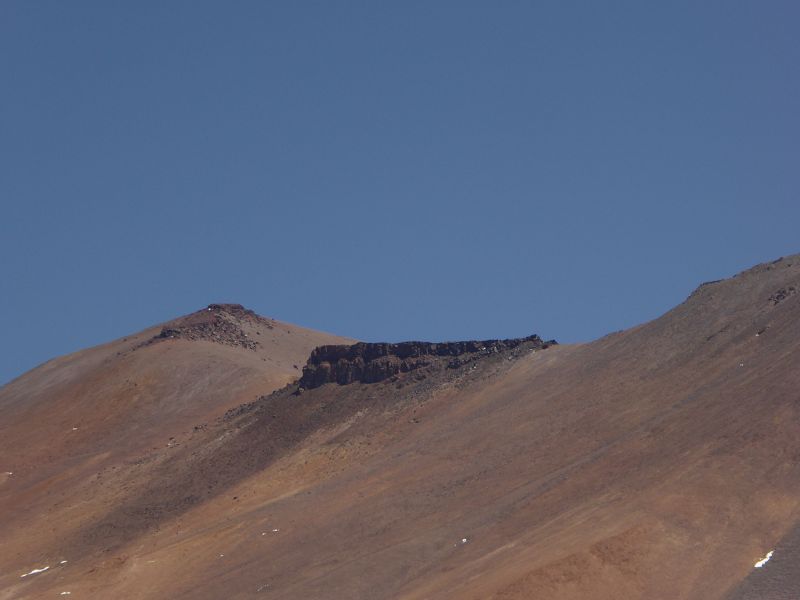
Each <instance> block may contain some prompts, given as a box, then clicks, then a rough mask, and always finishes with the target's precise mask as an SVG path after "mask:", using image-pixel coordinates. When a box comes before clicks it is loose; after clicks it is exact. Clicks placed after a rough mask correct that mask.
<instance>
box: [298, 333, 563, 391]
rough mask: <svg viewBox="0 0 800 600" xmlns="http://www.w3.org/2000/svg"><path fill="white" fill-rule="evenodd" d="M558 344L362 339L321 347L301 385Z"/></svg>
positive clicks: (365, 378) (370, 378)
mask: <svg viewBox="0 0 800 600" xmlns="http://www.w3.org/2000/svg"><path fill="white" fill-rule="evenodd" d="M555 343H556V342H555V340H550V341H547V342H545V341H543V340H542V339H541V338H540V337H539V336H538V335H532V336H529V337H525V338H513V339H507V340H483V341H475V340H471V341H464V342H441V343H432V342H400V343H398V344H387V343H375V344H370V343H365V342H359V343H357V344H353V345H351V346H319V347H318V348H315V349H314V351H313V352H312V353H311V356H310V357H309V359H308V363H307V364H306V366H305V367H303V376H302V378H301V379H300V381H299V382H298V384H299V386H300V387H301V388H304V389H312V388H316V387H319V386H321V385H324V384H326V383H338V384H340V385H346V384H348V383H353V382H362V383H375V382H378V381H383V380H384V379H388V378H390V377H394V376H395V375H398V374H400V373H407V372H409V371H414V370H416V369H419V368H422V367H426V366H429V365H431V364H432V363H433V362H446V366H447V367H448V368H457V367H460V366H461V365H463V364H465V363H467V362H471V361H472V360H475V359H477V358H480V357H482V356H489V355H491V354H496V353H499V352H505V351H507V350H511V349H513V348H517V347H518V346H521V345H523V344H524V345H525V346H526V347H529V348H531V349H544V348H547V347H548V346H551V345H553V344H555Z"/></svg>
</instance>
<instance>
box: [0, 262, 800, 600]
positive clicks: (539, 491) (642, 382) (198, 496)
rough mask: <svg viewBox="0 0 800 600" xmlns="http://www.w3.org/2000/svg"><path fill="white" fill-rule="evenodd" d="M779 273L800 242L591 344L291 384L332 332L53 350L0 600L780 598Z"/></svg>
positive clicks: (799, 356) (2, 429)
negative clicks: (381, 376)
mask: <svg viewBox="0 0 800 600" xmlns="http://www.w3.org/2000/svg"><path fill="white" fill-rule="evenodd" d="M792 288H794V289H799V288H800V256H793V257H789V258H786V259H783V260H781V261H779V262H776V263H773V264H768V265H760V266H758V267H755V268H753V269H751V270H749V271H746V272H745V273H742V274H740V275H738V276H737V277H735V278H732V279H729V280H725V281H721V282H716V283H713V284H708V285H704V286H701V287H700V288H698V290H697V291H696V292H695V293H694V294H692V296H691V297H690V298H689V299H688V300H687V301H686V302H685V303H683V304H681V305H680V306H678V307H677V308H675V309H674V310H672V311H670V312H669V313H667V314H666V315H664V316H663V317H661V318H659V319H657V320H655V321H652V322H650V323H647V324H645V325H641V326H639V327H635V328H633V329H631V330H628V331H625V332H621V333H616V334H612V335H609V336H607V337H605V338H602V339H600V340H597V341H596V342H593V343H590V344H583V345H572V346H554V347H550V348H548V349H542V348H534V347H532V346H528V347H526V346H524V345H523V346H519V347H515V348H513V349H510V350H507V351H503V352H498V353H494V354H488V355H486V356H484V357H482V358H481V359H480V360H471V361H465V362H464V363H463V364H458V365H450V366H449V365H448V361H449V359H448V358H437V359H431V360H430V361H427V360H426V364H425V365H424V367H423V368H416V367H415V369H414V370H410V371H408V372H402V373H399V374H397V375H396V376H394V377H391V378H389V379H385V380H382V381H379V382H377V383H362V382H354V383H350V384H348V385H338V384H336V383H329V384H325V385H321V386H320V387H316V388H314V389H310V390H305V391H303V392H302V393H298V390H297V386H296V385H289V386H288V387H286V388H283V389H278V388H279V387H281V386H282V385H283V384H284V383H287V382H289V381H290V380H292V379H293V378H296V377H298V376H299V375H300V373H299V371H297V370H295V369H294V368H293V367H292V365H293V364H297V365H298V366H299V367H302V366H303V363H304V362H305V360H304V359H305V356H307V355H308V354H309V352H310V347H311V346H314V345H318V344H324V343H337V342H336V341H335V340H332V339H330V336H328V337H325V336H323V335H322V334H313V333H311V332H307V331H301V330H299V329H296V328H294V327H290V326H286V325H283V324H277V323H276V324H275V329H272V330H271V329H265V330H262V331H261V332H260V333H259V334H256V333H252V334H251V330H249V329H248V327H256V326H260V325H248V323H250V319H253V323H256V324H258V323H260V321H259V320H258V319H259V318H257V317H254V316H252V315H245V316H242V315H238V316H237V315H233V316H232V317H231V320H230V322H231V323H233V325H235V327H238V328H239V329H240V330H241V331H243V332H245V333H247V337H246V338H244V337H243V336H242V335H240V334H239V333H237V332H238V331H239V330H238V329H237V330H235V328H234V329H231V327H228V325H223V326H220V327H216V328H215V327H213V326H212V328H211V329H210V330H208V331H210V332H211V333H209V335H211V336H212V338H213V332H214V331H217V333H220V335H222V334H223V333H224V336H232V337H231V338H230V339H233V340H239V341H241V340H243V339H247V340H249V339H252V338H253V336H257V337H258V338H259V339H258V340H257V341H259V342H261V343H260V344H259V345H256V346H255V348H251V347H249V345H247V344H245V345H242V344H241V343H238V344H237V343H234V342H231V343H228V341H227V339H223V340H221V341H220V340H216V339H214V340H211V341H210V340H209V339H208V338H203V337H202V336H200V338H196V337H190V336H189V335H188V334H186V335H184V336H181V335H180V334H179V335H178V336H177V337H174V338H171V337H169V336H167V337H164V338H160V339H159V341H157V342H152V341H151V340H152V339H153V337H154V336H157V335H158V334H159V333H160V331H161V328H155V329H153V330H148V331H146V332H143V333H142V334H139V335H137V336H132V337H130V338H128V339H127V340H123V341H118V342H114V343H112V344H109V345H107V346H103V347H100V348H95V349H91V350H87V351H84V352H81V353H78V354H76V355H73V356H70V357H65V358H62V359H57V360H56V361H51V362H50V363H47V364H46V365H43V366H42V367H40V368H39V369H36V370H34V371H32V372H30V373H28V374H26V375H25V376H23V377H22V378H20V379H18V380H16V381H14V382H12V383H11V384H9V385H8V386H6V387H4V388H2V390H0V410H2V411H3V412H2V414H3V416H4V419H3V420H2V423H0V460H2V461H3V463H2V464H0V471H13V472H14V473H13V475H10V476H3V477H0V515H2V516H1V517H0V540H2V545H0V598H3V599H5V598H9V599H10V598H50V597H56V596H60V594H61V593H62V592H65V591H69V592H70V595H69V597H70V598H148V599H149V598H209V599H216V598H281V599H288V598H298V599H301V598H302V599H313V598H369V599H373V598H376V599H379V598H403V599H422V598H465V599H470V598H476V599H477V598H494V599H498V600H499V599H504V600H513V599H523V598H525V599H527V598H547V599H575V598H592V599H609V600H610V599H619V598H643V599H644V598H648V599H650V598H654V599H659V598H663V599H673V598H696V599H698V600H699V599H703V600H705V599H713V598H726V597H729V598H731V599H734V598H735V599H736V600H740V599H743V598H757V597H769V598H790V597H794V596H791V595H789V594H791V590H790V587H791V585H793V584H792V582H796V581H798V580H800V569H798V567H797V564H798V560H797V559H798V558H800V554H799V553H798V550H796V549H797V548H798V547H800V544H798V542H797V539H798V538H800V536H798V534H797V531H800V521H799V520H798V518H799V517H800V368H798V367H800V294H794V293H790V292H789V290H791V289H792ZM781 290H784V291H783V292H782V291H781ZM200 318H201V317H199V316H195V317H192V318H191V319H189V320H188V321H186V322H184V326H187V325H186V324H187V323H188V324H189V325H191V324H196V320H197V319H200ZM204 318H208V317H204ZM225 318H226V320H227V319H228V317H225ZM287 328H291V330H292V333H291V334H289V333H283V334H282V335H280V336H279V337H278V336H277V335H275V337H273V338H270V336H271V335H273V334H275V333H276V332H281V331H285V329H287ZM168 329H169V327H168ZM200 329H201V330H206V329H207V328H205V329H204V328H203V327H201V328H200ZM223 329H224V330H225V332H227V333H225V332H222V330H223ZM196 330H197V328H194V329H192V331H196ZM231 332H233V333H231ZM224 336H223V337H224ZM293 336H295V337H293ZM301 336H304V337H302V339H303V341H304V342H305V344H306V345H305V347H303V344H300V343H297V339H298V338H300V337H301ZM264 338H267V339H273V340H274V342H272V343H271V344H267V343H265V342H264ZM322 338H325V339H322ZM292 344H294V345H292ZM133 348H136V350H133ZM301 350H302V355H303V358H297V355H298V354H300V352H301ZM117 353H119V354H117ZM264 359H267V360H264ZM270 360H271V361H272V362H270ZM290 363H291V364H290ZM273 390H277V391H275V392H274V393H271V394H270V392H271V391H273ZM259 395H261V397H260V398H258V399H256V398H257V397H258V396H259ZM245 402H246V403H248V404H247V405H246V406H243V407H241V408H238V409H235V410H232V411H230V412H229V413H228V416H227V417H226V418H222V419H220V418H217V417H219V416H221V415H222V414H223V413H224V412H225V411H226V410H228V409H230V408H234V407H236V406H238V405H240V404H242V403H245ZM196 425H197V426H199V427H197V428H196V429H195V427H194V426H196ZM72 427H78V429H77V430H76V431H73V430H72ZM79 436H80V437H79ZM772 549H775V554H774V557H773V558H772V560H771V561H770V562H768V563H766V565H765V566H764V567H763V568H762V569H757V570H756V569H754V568H753V565H754V563H755V562H756V561H757V560H758V559H759V558H761V557H763V556H764V555H765V554H766V552H767V551H769V550H772ZM62 560H66V561H68V562H66V563H64V564H60V561H62ZM44 566H49V567H50V569H49V570H47V571H44V572H41V573H38V574H33V575H30V576H28V577H24V578H23V577H21V575H23V574H25V573H28V572H30V571H31V570H33V569H36V568H42V567H44ZM759 594H760V595H759Z"/></svg>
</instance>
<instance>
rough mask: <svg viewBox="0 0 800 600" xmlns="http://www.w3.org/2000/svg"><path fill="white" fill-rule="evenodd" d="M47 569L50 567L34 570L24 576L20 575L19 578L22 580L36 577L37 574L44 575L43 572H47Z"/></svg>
mask: <svg viewBox="0 0 800 600" xmlns="http://www.w3.org/2000/svg"><path fill="white" fill-rule="evenodd" d="M49 568H50V567H42V568H41V569H34V570H33V571H31V572H30V573H25V575H20V578H22V577H27V576H28V575H36V574H37V573H44V572H45V571H47V569H49Z"/></svg>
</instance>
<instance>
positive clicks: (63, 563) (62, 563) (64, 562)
mask: <svg viewBox="0 0 800 600" xmlns="http://www.w3.org/2000/svg"><path fill="white" fill-rule="evenodd" d="M58 564H60V565H65V564H67V561H65V560H62V561H61V562H60V563H58Z"/></svg>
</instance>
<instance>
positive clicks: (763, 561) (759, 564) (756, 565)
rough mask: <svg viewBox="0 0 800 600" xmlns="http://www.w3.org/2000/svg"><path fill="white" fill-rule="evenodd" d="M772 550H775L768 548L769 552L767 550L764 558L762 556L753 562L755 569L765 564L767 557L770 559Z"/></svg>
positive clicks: (767, 560)
mask: <svg viewBox="0 0 800 600" xmlns="http://www.w3.org/2000/svg"><path fill="white" fill-rule="evenodd" d="M774 552H775V550H770V551H769V552H767V555H766V556H765V557H764V558H762V559H761V560H759V561H758V562H757V563H756V564H754V565H753V566H754V567H755V568H756V569H760V568H761V567H763V566H764V565H765V564H767V563H768V562H769V559H770V558H772V555H773V553H774Z"/></svg>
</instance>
